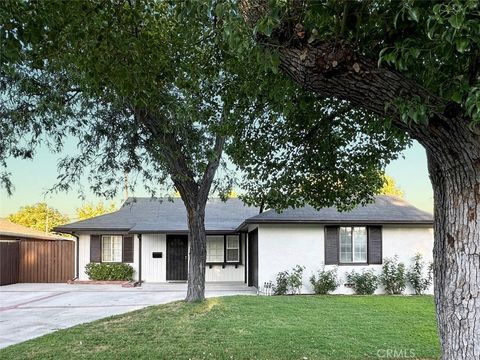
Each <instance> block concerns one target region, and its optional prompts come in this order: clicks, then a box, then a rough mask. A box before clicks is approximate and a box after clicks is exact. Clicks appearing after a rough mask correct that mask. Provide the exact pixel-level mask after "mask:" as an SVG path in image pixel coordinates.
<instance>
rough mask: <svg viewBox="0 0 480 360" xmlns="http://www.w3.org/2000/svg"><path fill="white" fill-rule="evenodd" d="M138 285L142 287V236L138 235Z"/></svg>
mask: <svg viewBox="0 0 480 360" xmlns="http://www.w3.org/2000/svg"><path fill="white" fill-rule="evenodd" d="M138 283H139V284H140V285H142V234H138Z"/></svg>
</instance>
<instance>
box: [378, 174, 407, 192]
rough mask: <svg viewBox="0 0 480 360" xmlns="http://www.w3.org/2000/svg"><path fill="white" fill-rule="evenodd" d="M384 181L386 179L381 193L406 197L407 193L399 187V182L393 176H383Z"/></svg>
mask: <svg viewBox="0 0 480 360" xmlns="http://www.w3.org/2000/svg"><path fill="white" fill-rule="evenodd" d="M383 181H384V182H383V186H382V188H381V189H380V191H379V192H378V193H379V194H380V195H391V196H398V197H401V198H403V197H404V195H405V194H404V193H403V190H402V189H400V188H399V187H398V185H397V182H396V181H395V179H394V178H393V177H391V176H390V175H387V174H385V175H384V176H383Z"/></svg>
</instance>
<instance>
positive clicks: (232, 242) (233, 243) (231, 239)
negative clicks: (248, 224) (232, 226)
mask: <svg viewBox="0 0 480 360" xmlns="http://www.w3.org/2000/svg"><path fill="white" fill-rule="evenodd" d="M239 242H240V241H239V239H238V235H228V236H227V249H238V247H239Z"/></svg>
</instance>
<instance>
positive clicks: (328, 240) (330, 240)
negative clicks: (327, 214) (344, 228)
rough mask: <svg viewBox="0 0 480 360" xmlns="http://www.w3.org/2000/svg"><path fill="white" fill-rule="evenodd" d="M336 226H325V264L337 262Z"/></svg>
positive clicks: (337, 233)
mask: <svg viewBox="0 0 480 360" xmlns="http://www.w3.org/2000/svg"><path fill="white" fill-rule="evenodd" d="M338 243H339V228H338V226H325V265H337V264H338V255H339V254H338V252H339V249H338Z"/></svg>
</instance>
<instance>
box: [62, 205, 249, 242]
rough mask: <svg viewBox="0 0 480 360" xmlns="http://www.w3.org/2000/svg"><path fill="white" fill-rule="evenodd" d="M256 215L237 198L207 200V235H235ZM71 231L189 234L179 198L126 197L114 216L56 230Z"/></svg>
mask: <svg viewBox="0 0 480 360" xmlns="http://www.w3.org/2000/svg"><path fill="white" fill-rule="evenodd" d="M256 214H258V209H257V208H255V207H249V206H246V205H244V203H243V202H242V201H241V200H239V199H228V200H227V201H226V202H224V201H222V200H220V199H216V198H214V199H209V200H208V203H207V207H206V210H205V229H206V231H208V232H228V231H231V232H234V231H235V230H236V228H237V227H238V225H239V224H241V223H242V222H243V221H244V220H245V219H247V218H249V217H251V216H254V215H256ZM55 230H56V231H60V232H72V231H122V232H123V231H127V232H131V233H154V232H157V233H158V232H188V226H187V211H186V209H185V205H184V204H183V201H182V200H181V199H180V198H173V199H168V198H128V199H127V200H126V201H125V203H124V204H123V205H122V207H121V208H120V209H119V210H118V211H115V212H113V213H110V214H106V215H101V216H97V217H94V218H91V219H87V220H83V221H78V222H75V223H72V224H67V225H62V226H58V227H56V228H55Z"/></svg>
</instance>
